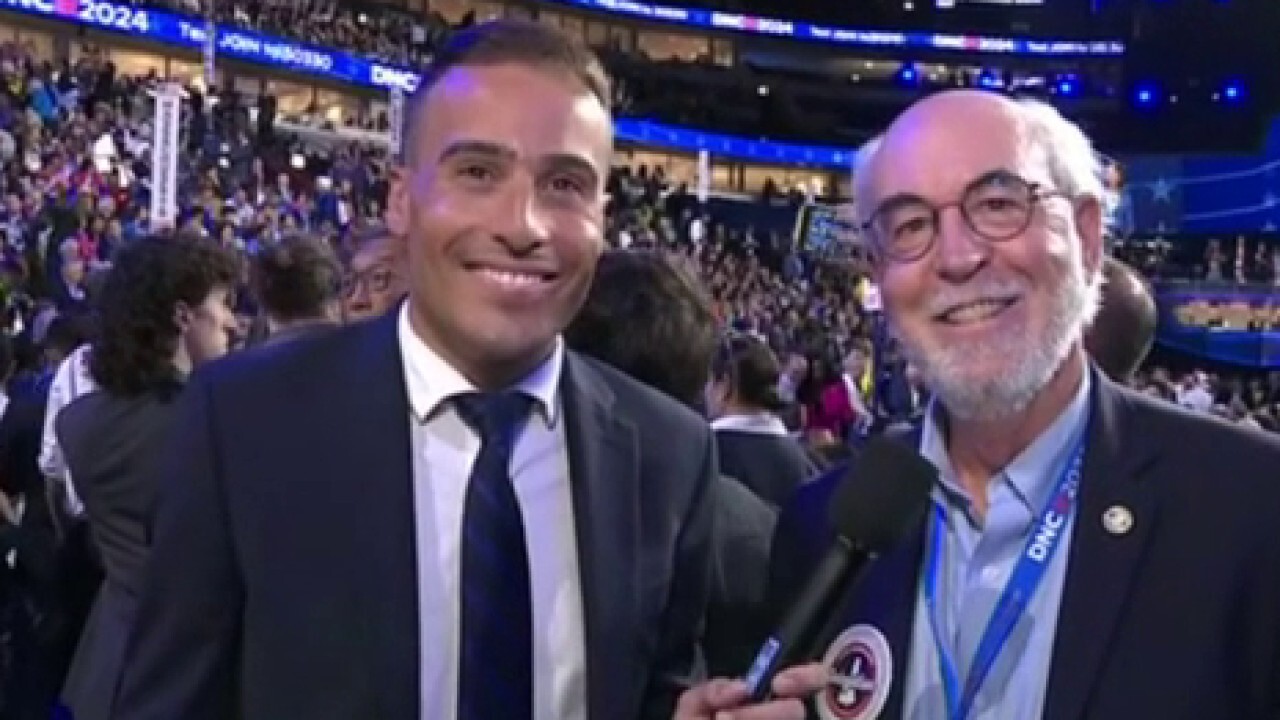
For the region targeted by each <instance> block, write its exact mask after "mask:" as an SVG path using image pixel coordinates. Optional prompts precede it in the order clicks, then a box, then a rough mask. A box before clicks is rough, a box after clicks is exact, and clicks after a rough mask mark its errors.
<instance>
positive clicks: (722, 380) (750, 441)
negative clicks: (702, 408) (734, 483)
mask: <svg viewBox="0 0 1280 720" xmlns="http://www.w3.org/2000/svg"><path fill="white" fill-rule="evenodd" d="M778 376H779V370H778V360H777V358H776V357H775V356H774V354H773V351H772V350H770V349H769V346H768V345H765V344H764V342H763V341H761V340H759V339H757V338H755V337H753V336H751V335H744V334H738V333H731V334H729V335H727V336H726V337H725V338H724V340H723V341H722V342H721V343H720V344H719V345H718V346H717V347H716V350H715V353H714V354H713V355H712V359H711V378H710V382H709V383H708V384H707V387H706V403H707V416H708V417H709V418H711V429H712V431H714V432H715V436H716V449H717V452H718V457H719V459H720V471H721V472H722V473H724V474H725V475H728V476H729V477H732V478H735V479H737V480H738V481H740V482H741V483H742V484H743V485H746V486H747V487H748V488H750V489H751V491H752V492H754V493H755V494H756V495H757V496H758V497H759V498H761V499H762V500H764V501H765V502H767V503H768V504H769V505H771V506H773V507H778V506H779V505H781V504H783V503H784V502H786V501H787V500H788V499H789V498H790V497H791V493H793V492H795V489H796V488H797V487H799V486H800V484H801V483H803V482H804V481H806V480H809V479H810V478H812V477H813V476H814V475H816V474H817V472H818V468H817V465H815V464H814V463H813V461H812V460H811V459H810V458H809V455H808V454H807V453H806V452H805V449H804V447H803V446H802V445H801V444H800V442H799V441H798V440H796V439H795V438H793V437H792V436H791V435H789V434H788V433H787V428H786V426H785V425H783V423H782V419H781V418H780V417H779V416H778V412H779V411H780V410H782V409H783V408H785V407H786V403H784V402H783V401H782V399H781V398H780V397H778V390H777V388H778Z"/></svg>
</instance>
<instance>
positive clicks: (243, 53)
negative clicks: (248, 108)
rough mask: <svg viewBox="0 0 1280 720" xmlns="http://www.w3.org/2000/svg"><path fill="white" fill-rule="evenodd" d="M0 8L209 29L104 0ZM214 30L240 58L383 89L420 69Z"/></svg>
mask: <svg viewBox="0 0 1280 720" xmlns="http://www.w3.org/2000/svg"><path fill="white" fill-rule="evenodd" d="M0 9H7V10H14V11H16V12H20V13H27V14H31V15H43V16H47V17H52V18H56V19H60V20H66V21H69V22H74V23H79V24H82V25H88V26H91V27H96V28H101V29H103V30H111V31H114V32H120V33H125V34H128V35H133V36H136V37H140V38H144V39H148V40H154V41H156V42H161V43H165V44H168V45H180V46H183V47H188V48H194V49H200V48H203V47H204V41H205V35H206V33H207V32H208V30H207V27H208V26H207V25H206V23H205V21H204V20H203V19H200V18H196V17H191V16H186V15H179V14H176V13H170V12H165V11H163V10H152V9H141V8H135V7H133V6H131V5H128V4H125V3H119V2H109V1H108V0H0ZM217 33H218V36H217V48H218V52H219V53H221V54H223V55H226V56H227V57H232V58H236V59H238V60H245V61H248V62H253V63H261V64H263V65H269V66H272V67H278V68H283V69H285V70H292V71H294V72H302V73H308V74H311V75H316V76H319V77H324V78H328V79H330V80H336V81H338V82H345V83H350V84H352V85H360V86H364V87H372V88H379V89H382V90H390V89H392V88H399V89H401V90H402V91H406V92H412V91H413V89H414V88H415V87H417V84H418V74H417V73H416V72H414V71H412V70H409V69H407V68H401V67H394V66H390V65H385V64H380V63H375V62H370V61H369V60H366V59H364V58H362V57H359V56H357V55H354V54H352V53H348V52H342V51H339V50H331V49H329V48H323V47H320V46H317V45H310V44H308V43H298V42H293V41H291V40H284V39H281V38H277V37H271V36H269V35H262V34H259V33H255V32H250V31H247V30H239V29H236V28H228V27H219V28H218V29H217Z"/></svg>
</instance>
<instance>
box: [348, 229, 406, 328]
mask: <svg viewBox="0 0 1280 720" xmlns="http://www.w3.org/2000/svg"><path fill="white" fill-rule="evenodd" d="M353 245H354V248H353V251H352V254H351V260H350V262H349V263H348V266H347V270H346V276H345V277H344V278H343V281H342V316H343V319H344V320H345V321H346V322H356V321H359V320H367V319H369V318H373V317H378V316H380V315H383V314H384V313H386V312H387V311H388V310H390V309H391V308H392V307H394V306H395V305H396V304H397V303H399V302H400V301H401V300H402V299H404V296H405V293H407V292H408V274H407V268H406V267H405V264H406V262H407V258H406V256H405V239H404V238H403V237H397V236H394V235H392V234H391V233H389V232H388V231H387V229H386V228H385V227H375V228H371V229H369V230H366V231H364V232H363V233H360V234H357V235H356V236H355V238H354V240H353Z"/></svg>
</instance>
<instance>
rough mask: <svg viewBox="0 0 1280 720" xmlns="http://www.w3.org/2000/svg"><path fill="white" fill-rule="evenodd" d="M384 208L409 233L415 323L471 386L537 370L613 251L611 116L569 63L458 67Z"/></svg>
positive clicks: (435, 91)
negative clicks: (607, 240) (607, 225)
mask: <svg viewBox="0 0 1280 720" xmlns="http://www.w3.org/2000/svg"><path fill="white" fill-rule="evenodd" d="M420 115H421V117H420V118H418V119H417V122H418V123H420V125H419V128H420V129H419V131H418V132H417V133H414V134H413V137H414V147H412V148H409V158H410V164H409V166H408V167H406V168H404V169H402V170H400V171H398V172H397V174H396V176H395V177H394V178H393V180H392V188H391V193H390V199H389V207H388V212H387V222H388V225H389V227H390V229H391V230H392V232H395V233H401V234H404V235H406V236H407V238H408V247H407V251H408V259H409V285H410V303H411V305H410V307H411V318H412V320H413V326H414V329H415V330H416V331H417V332H418V334H419V335H420V336H421V337H422V338H423V340H424V341H425V342H426V343H427V344H428V345H430V346H431V347H432V348H433V349H434V350H435V351H436V352H438V353H440V354H441V356H442V357H444V358H445V359H446V360H447V361H449V362H450V363H451V364H452V365H453V366H454V367H456V368H457V369H458V370H459V371H461V372H462V373H463V374H464V375H466V376H467V377H468V378H469V379H470V380H471V381H472V382H474V383H476V384H477V385H478V386H480V387H482V388H484V387H486V386H493V385H495V384H496V385H503V384H506V383H509V382H511V381H513V380H515V379H516V378H518V377H519V376H520V375H521V374H523V373H527V372H529V371H530V370H531V369H532V368H533V367H535V366H536V364H537V363H538V362H540V361H541V360H542V359H543V358H545V357H546V356H547V354H548V353H549V352H550V351H551V349H552V348H553V346H554V343H555V339H556V337H557V336H558V335H559V333H560V331H561V330H562V329H563V328H564V327H565V326H566V325H567V324H568V322H569V320H570V319H571V318H572V317H573V316H574V315H575V314H576V313H577V311H578V308H579V307H580V306H581V305H582V303H583V301H584V299H585V297H586V293H587V289H588V287H589V286H590V283H591V278H592V274H593V272H594V268H595V264H596V260H597V259H598V258H599V256H600V253H601V251H602V249H603V247H604V235H603V233H604V206H605V179H606V175H607V173H608V168H609V160H610V155H611V152H612V130H611V124H610V120H609V114H608V112H607V111H606V109H605V108H604V107H603V105H602V104H601V103H600V101H599V100H597V99H596V97H595V96H594V95H592V93H591V92H590V91H589V90H588V89H587V88H586V87H583V86H582V85H581V84H580V83H578V82H576V81H575V80H573V79H572V78H571V77H570V76H569V75H568V74H566V73H559V72H556V71H554V70H546V69H539V68H533V67H528V66H525V65H518V64H496V65H481V66H461V67H455V68H453V69H451V70H449V71H447V72H446V73H445V74H444V75H443V76H442V77H441V78H440V80H439V81H438V84H437V85H436V86H435V87H433V88H432V89H431V90H430V94H429V96H428V97H427V98H426V99H425V101H424V103H423V105H422V108H421V111H420Z"/></svg>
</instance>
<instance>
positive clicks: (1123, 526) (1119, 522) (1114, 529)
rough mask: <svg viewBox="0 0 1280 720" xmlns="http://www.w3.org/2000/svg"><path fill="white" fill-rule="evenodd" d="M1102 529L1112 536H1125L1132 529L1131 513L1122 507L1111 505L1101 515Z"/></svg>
mask: <svg viewBox="0 0 1280 720" xmlns="http://www.w3.org/2000/svg"><path fill="white" fill-rule="evenodd" d="M1102 527H1104V528H1106V530H1107V532H1109V533H1111V534H1112V535H1125V534H1127V533H1128V532H1129V531H1130V530H1132V529H1133V513H1132V512H1131V511H1130V510H1129V508H1127V507H1125V506H1123V505H1112V506H1111V507H1110V508H1107V511H1106V512H1105V513H1103V514H1102Z"/></svg>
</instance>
